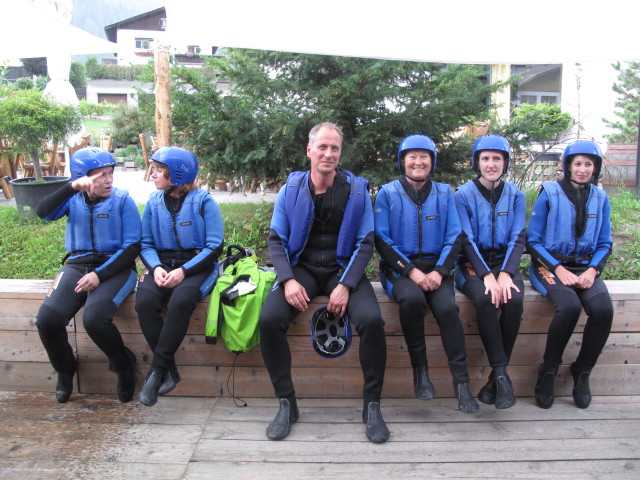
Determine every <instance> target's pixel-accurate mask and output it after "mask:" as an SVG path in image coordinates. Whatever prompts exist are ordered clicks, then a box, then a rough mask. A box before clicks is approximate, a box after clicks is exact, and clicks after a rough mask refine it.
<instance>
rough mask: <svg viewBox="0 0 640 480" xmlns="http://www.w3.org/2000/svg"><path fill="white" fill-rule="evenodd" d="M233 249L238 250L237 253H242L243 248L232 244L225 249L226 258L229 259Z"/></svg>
mask: <svg viewBox="0 0 640 480" xmlns="http://www.w3.org/2000/svg"><path fill="white" fill-rule="evenodd" d="M234 248H235V249H236V250H238V253H244V250H245V249H244V248H242V247H241V246H240V245H235V244H232V245H229V246H228V247H227V257H230V256H231V255H232V254H233V249H234Z"/></svg>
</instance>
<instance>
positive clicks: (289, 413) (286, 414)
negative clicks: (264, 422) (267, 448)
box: [267, 397, 300, 440]
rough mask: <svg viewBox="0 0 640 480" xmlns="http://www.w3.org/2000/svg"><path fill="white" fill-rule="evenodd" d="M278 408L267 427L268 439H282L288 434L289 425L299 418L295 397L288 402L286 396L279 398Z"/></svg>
mask: <svg viewBox="0 0 640 480" xmlns="http://www.w3.org/2000/svg"><path fill="white" fill-rule="evenodd" d="M279 400H280V409H279V410H278V413H277V414H276V418H274V419H273V422H271V423H270V424H269V426H268V427H267V438H268V439H269V440H282V439H283V438H284V437H286V436H287V435H289V432H290V431H291V425H293V424H294V423H296V422H297V421H298V419H299V418H300V412H299V411H298V404H297V402H296V399H295V397H292V401H291V402H289V399H288V398H284V397H283V398H280V399H279Z"/></svg>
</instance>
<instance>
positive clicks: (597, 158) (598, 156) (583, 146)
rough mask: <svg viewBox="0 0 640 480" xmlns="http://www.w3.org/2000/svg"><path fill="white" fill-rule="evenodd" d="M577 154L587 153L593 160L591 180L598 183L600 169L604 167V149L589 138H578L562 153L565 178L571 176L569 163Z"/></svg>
mask: <svg viewBox="0 0 640 480" xmlns="http://www.w3.org/2000/svg"><path fill="white" fill-rule="evenodd" d="M575 155H586V156H588V157H589V158H591V159H592V160H593V163H594V169H593V177H591V182H592V183H593V184H594V185H597V184H598V178H600V170H601V169H602V150H600V147H599V146H598V144H597V143H595V142H590V141H588V140H578V141H576V142H573V143H572V144H571V145H569V146H568V147H567V148H565V150H564V154H563V155H562V174H563V176H564V177H565V178H568V177H569V171H568V168H569V164H570V163H571V159H572V158H573V157H574V156H575Z"/></svg>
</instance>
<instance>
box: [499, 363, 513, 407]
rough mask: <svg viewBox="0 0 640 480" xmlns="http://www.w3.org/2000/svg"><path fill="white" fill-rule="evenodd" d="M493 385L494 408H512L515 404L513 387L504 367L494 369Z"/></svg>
mask: <svg viewBox="0 0 640 480" xmlns="http://www.w3.org/2000/svg"><path fill="white" fill-rule="evenodd" d="M494 384H495V386H496V402H495V404H496V408H498V409H504V408H509V407H513V406H514V405H515V404H516V396H515V395H514V393H513V385H512V384H511V379H510V378H509V375H507V369H506V368H505V367H496V368H495V369H494Z"/></svg>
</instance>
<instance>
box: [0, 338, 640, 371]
mask: <svg viewBox="0 0 640 480" xmlns="http://www.w3.org/2000/svg"><path fill="white" fill-rule="evenodd" d="M5 335H6V337H5V338H4V339H0V360H14V361H42V359H41V358H40V357H37V358H34V357H32V356H29V355H30V352H32V351H33V350H34V349H42V348H41V344H40V339H39V337H38V335H37V332H5ZM123 340H124V342H125V344H126V345H127V346H128V347H129V348H130V349H131V350H132V351H133V352H134V353H135V354H136V357H137V359H138V363H139V364H143V365H149V364H150V363H151V359H152V352H151V350H150V349H149V346H148V345H147V342H146V340H145V338H144V336H143V335H142V334H137V335H136V334H124V335H123ZM386 340H387V367H389V368H402V367H408V366H409V355H408V353H407V348H406V344H405V341H404V337H400V336H389V337H387V339H386ZM76 341H77V349H78V358H79V360H80V362H104V361H105V356H104V354H103V353H102V352H101V351H100V350H99V349H97V348H96V346H95V345H94V343H93V341H92V340H91V338H89V336H88V335H87V334H86V333H78V334H77V336H76ZM288 341H289V348H290V350H291V355H292V361H293V365H294V366H307V367H327V366H333V367H340V368H342V367H357V366H359V364H360V363H359V358H358V355H357V352H358V348H359V345H360V339H359V338H358V337H357V335H356V336H355V337H354V338H353V343H352V346H351V349H350V351H349V352H348V353H347V354H346V355H344V356H342V357H340V358H337V359H332V360H331V361H330V363H329V362H328V361H327V359H325V358H322V357H320V356H319V355H316V354H315V353H314V352H313V348H312V346H311V342H310V339H309V336H308V335H306V336H289V337H288ZM426 341H427V352H428V353H427V355H428V358H429V365H430V366H431V367H445V366H447V357H446V354H445V352H444V348H443V346H442V341H441V339H440V337H439V336H432V335H431V336H427V338H426ZM465 342H466V347H467V361H468V363H469V365H475V366H486V367H488V361H487V357H486V354H485V350H484V347H483V345H482V341H481V339H480V337H479V336H478V335H467V336H466V338H465ZM545 344H546V334H530V335H527V334H522V335H520V336H519V337H518V340H517V342H516V345H515V348H514V351H513V355H512V358H511V365H535V364H538V363H540V362H541V361H542V355H543V353H544V348H545ZM581 344H582V334H579V333H576V334H574V335H572V337H571V340H570V341H569V344H568V345H567V349H566V350H565V355H564V356H565V358H567V359H570V358H576V357H577V355H578V352H579V350H580V346H581ZM25 352H26V353H25ZM44 358H45V359H46V357H44ZM176 360H177V363H178V365H203V366H206V365H218V366H231V365H233V363H234V362H235V363H236V365H237V366H263V364H264V363H263V360H262V353H261V351H260V347H259V346H258V347H256V348H254V349H253V350H251V351H250V352H246V353H242V354H240V355H236V354H235V353H232V352H229V351H228V350H227V349H226V347H225V346H224V344H223V343H222V340H220V342H218V344H216V345H209V344H207V343H205V340H204V336H203V335H187V336H186V337H185V339H184V341H183V342H182V345H181V346H180V348H179V349H178V351H177V352H176ZM598 362H599V364H601V365H602V364H605V365H609V364H625V363H626V364H631V363H640V334H634V335H631V334H628V333H612V334H611V335H610V336H609V340H608V342H607V345H606V346H605V348H604V350H603V352H602V355H601V356H600V359H599V361H598Z"/></svg>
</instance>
